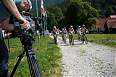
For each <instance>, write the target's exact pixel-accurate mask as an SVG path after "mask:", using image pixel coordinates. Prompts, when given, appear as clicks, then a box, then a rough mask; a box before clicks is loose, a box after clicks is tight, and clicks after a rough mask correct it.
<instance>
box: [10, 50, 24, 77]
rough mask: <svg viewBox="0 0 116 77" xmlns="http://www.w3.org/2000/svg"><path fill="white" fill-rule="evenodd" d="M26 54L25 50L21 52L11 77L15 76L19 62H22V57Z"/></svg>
mask: <svg viewBox="0 0 116 77" xmlns="http://www.w3.org/2000/svg"><path fill="white" fill-rule="evenodd" d="M24 54H25V52H23V53H22V54H20V55H19V56H18V60H17V62H16V64H15V66H14V68H13V70H12V72H11V75H10V77H13V76H14V74H15V71H16V69H17V67H18V65H19V63H20V62H21V59H22V58H23V57H24Z"/></svg>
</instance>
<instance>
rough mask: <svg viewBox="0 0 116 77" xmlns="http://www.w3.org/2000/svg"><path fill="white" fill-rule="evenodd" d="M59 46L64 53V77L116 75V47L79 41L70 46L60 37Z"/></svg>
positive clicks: (112, 76)
mask: <svg viewBox="0 0 116 77" xmlns="http://www.w3.org/2000/svg"><path fill="white" fill-rule="evenodd" d="M67 42H68V40H67ZM58 46H59V47H60V48H61V53H62V55H63V57H62V65H63V71H62V74H63V77H116V48H111V47H107V46H102V45H97V44H95V43H88V44H81V43H80V42H79V41H75V45H73V46H69V44H64V43H63V42H62V40H61V39H60V38H58Z"/></svg>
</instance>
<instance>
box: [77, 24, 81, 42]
mask: <svg viewBox="0 0 116 77" xmlns="http://www.w3.org/2000/svg"><path fill="white" fill-rule="evenodd" d="M77 35H78V40H79V41H80V40H81V26H78V28H77Z"/></svg>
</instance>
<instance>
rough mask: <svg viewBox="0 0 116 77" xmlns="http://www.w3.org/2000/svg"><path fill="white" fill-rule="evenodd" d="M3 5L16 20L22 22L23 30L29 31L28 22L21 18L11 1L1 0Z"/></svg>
mask: <svg viewBox="0 0 116 77" xmlns="http://www.w3.org/2000/svg"><path fill="white" fill-rule="evenodd" d="M3 3H4V5H5V6H6V7H7V8H8V10H9V11H10V12H11V13H12V14H13V15H14V16H15V17H16V18H17V19H18V20H21V21H23V24H22V26H23V28H26V29H29V26H30V25H29V22H28V21H27V20H26V19H24V18H23V17H22V16H21V14H20V13H19V11H18V9H17V7H16V5H15V2H14V1H13V0H3Z"/></svg>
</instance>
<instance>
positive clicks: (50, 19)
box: [47, 13, 58, 29]
mask: <svg viewBox="0 0 116 77" xmlns="http://www.w3.org/2000/svg"><path fill="white" fill-rule="evenodd" d="M47 23H48V25H49V26H48V28H49V29H52V27H53V26H54V25H57V24H58V23H57V21H56V19H55V15H54V14H53V13H48V19H47Z"/></svg>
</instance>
